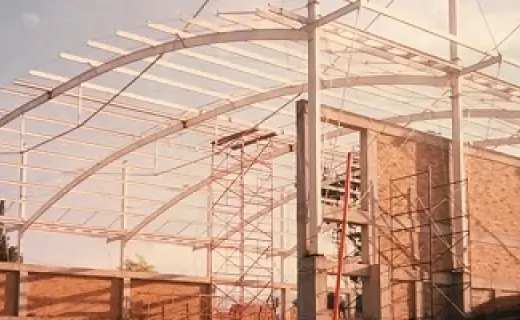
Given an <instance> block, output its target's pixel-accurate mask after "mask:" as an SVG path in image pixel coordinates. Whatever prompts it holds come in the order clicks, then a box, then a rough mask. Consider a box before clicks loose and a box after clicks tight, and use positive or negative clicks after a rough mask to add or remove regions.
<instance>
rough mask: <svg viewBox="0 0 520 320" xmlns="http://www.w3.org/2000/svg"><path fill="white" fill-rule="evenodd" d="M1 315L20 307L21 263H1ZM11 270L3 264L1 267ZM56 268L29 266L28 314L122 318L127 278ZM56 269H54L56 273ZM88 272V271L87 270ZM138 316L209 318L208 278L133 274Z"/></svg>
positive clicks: (163, 319) (134, 308)
mask: <svg viewBox="0 0 520 320" xmlns="http://www.w3.org/2000/svg"><path fill="white" fill-rule="evenodd" d="M0 265H1V266H0V306H1V307H0V316H16V315H17V313H18V290H19V279H20V277H19V274H18V271H16V269H17V268H18V266H15V265H13V264H8V263H0ZM2 266H3V267H5V269H7V270H9V271H7V270H1V268H2ZM77 271H79V272H77V274H75V271H74V270H59V271H58V270H56V269H52V268H45V267H38V266H29V272H28V275H27V277H26V278H24V279H25V280H26V282H25V284H26V292H27V293H26V297H27V298H26V300H27V313H28V316H29V317H38V318H67V319H74V318H77V319H121V316H122V310H121V309H122V305H123V303H122V300H121V299H122V296H123V291H124V290H123V279H122V278H120V277H116V276H115V275H114V273H113V272H110V271H102V270H77ZM53 272H54V273H53ZM87 274H88V275H87ZM130 283H131V296H130V300H131V301H130V302H131V304H132V310H131V312H132V314H131V316H133V319H147V320H149V319H161V320H166V319H183V320H186V319H198V320H201V319H209V318H210V313H211V298H210V296H211V290H210V288H211V287H210V285H209V284H206V283H195V282H194V283H179V282H174V281H171V280H168V279H164V280H162V279H161V280H143V279H136V278H133V279H131V282H130Z"/></svg>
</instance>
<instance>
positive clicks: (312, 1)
mask: <svg viewBox="0 0 520 320" xmlns="http://www.w3.org/2000/svg"><path fill="white" fill-rule="evenodd" d="M307 10H308V23H313V22H314V21H315V20H316V19H318V14H319V0H309V1H308V7H307ZM308 33H309V37H308V44H307V46H308V66H307V68H308V70H307V74H308V83H309V150H308V152H309V181H310V186H309V189H310V190H309V192H310V194H309V237H310V238H309V240H310V243H309V253H310V254H318V252H319V244H318V232H319V230H318V227H319V225H320V224H321V217H322V210H321V207H322V206H321V179H322V177H321V171H322V167H321V116H320V109H321V99H320V87H321V68H320V31H319V29H318V28H311V29H310V30H308Z"/></svg>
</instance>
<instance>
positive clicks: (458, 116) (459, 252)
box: [449, 0, 471, 312]
mask: <svg viewBox="0 0 520 320" xmlns="http://www.w3.org/2000/svg"><path fill="white" fill-rule="evenodd" d="M458 9H459V0H449V31H450V34H451V35H453V36H457V34H458V23H459V13H458ZM450 58H451V60H452V61H453V62H456V63H458V62H459V56H458V45H457V43H456V42H454V41H450ZM451 107H452V169H453V181H454V182H458V183H459V184H458V185H457V184H454V185H453V186H454V187H453V188H452V190H453V202H454V208H453V210H452V214H453V218H454V219H453V223H454V226H453V228H454V233H453V234H454V235H455V237H454V239H453V240H454V244H455V257H454V268H455V269H456V270H459V271H461V272H462V295H463V297H462V301H461V306H460V307H461V310H463V311H464V312H469V309H470V301H471V292H470V290H466V289H465V287H466V283H467V282H468V281H469V279H467V276H466V270H465V269H466V267H467V266H469V259H468V248H469V239H468V237H467V230H468V227H469V226H468V220H467V203H466V198H467V194H466V190H467V185H466V171H465V170H466V166H465V161H464V130H463V108H462V105H461V100H460V87H459V75H458V74H456V73H454V74H452V75H451ZM457 186H458V188H457Z"/></svg>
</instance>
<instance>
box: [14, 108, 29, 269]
mask: <svg viewBox="0 0 520 320" xmlns="http://www.w3.org/2000/svg"><path fill="white" fill-rule="evenodd" d="M24 134H25V118H24V116H21V117H20V150H25V147H26V143H25V141H24ZM26 166H27V153H26V152H22V153H21V154H20V169H19V174H20V176H19V177H20V187H19V193H18V200H19V201H20V203H19V205H18V219H20V220H23V219H25V209H26V208H25V193H26V190H25V188H26V183H27V170H26V168H25V167H26ZM22 238H23V231H21V230H18V232H17V237H16V248H17V250H18V256H19V257H21V256H22ZM18 262H21V261H18Z"/></svg>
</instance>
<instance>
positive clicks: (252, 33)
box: [0, 29, 307, 127]
mask: <svg viewBox="0 0 520 320" xmlns="http://www.w3.org/2000/svg"><path fill="white" fill-rule="evenodd" d="M306 39H307V34H306V32H305V31H303V30H294V29H259V30H238V31H230V32H218V33H211V34H204V35H199V36H195V37H193V38H186V39H181V38H177V39H175V40H172V41H168V42H165V43H161V44H159V45H156V46H151V47H147V48H143V49H140V50H137V51H134V52H132V53H129V54H127V55H122V56H118V57H116V58H114V59H112V60H110V61H107V62H105V63H103V64H102V65H100V66H97V67H93V68H90V69H89V70H87V71H85V72H83V73H81V74H79V75H77V76H75V77H74V78H72V79H70V80H69V81H67V82H65V83H63V84H61V85H59V86H57V87H56V88H54V89H52V90H50V91H48V92H46V93H44V94H42V95H40V96H38V97H36V98H34V99H33V100H31V101H29V102H27V103H25V104H23V105H22V106H20V107H18V108H16V109H14V110H13V111H11V112H9V113H8V114H6V115H4V116H3V117H2V118H0V127H3V126H5V125H6V124H8V123H9V122H11V121H13V120H14V119H16V118H18V117H19V116H20V115H22V114H24V113H26V112H29V111H31V110H33V109H34V108H36V107H38V106H40V105H42V104H44V103H45V102H47V101H49V100H52V99H54V98H56V97H58V96H60V95H62V94H63V93H65V92H67V91H69V90H71V89H74V88H76V87H77V86H79V85H80V84H82V83H84V82H86V81H89V80H91V79H93V78H96V77H99V76H101V75H103V74H105V73H107V72H109V71H112V70H114V69H116V68H119V67H122V66H125V65H128V64H130V63H133V62H136V61H139V60H142V59H145V58H148V57H153V56H157V55H160V54H164V53H169V52H175V51H179V50H183V49H189V48H196V47H201V46H205V45H209V44H215V43H230V42H247V41H255V40H257V41H258V40H294V41H297V40H306Z"/></svg>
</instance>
